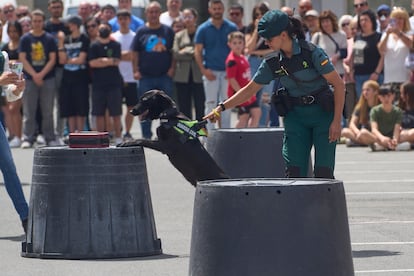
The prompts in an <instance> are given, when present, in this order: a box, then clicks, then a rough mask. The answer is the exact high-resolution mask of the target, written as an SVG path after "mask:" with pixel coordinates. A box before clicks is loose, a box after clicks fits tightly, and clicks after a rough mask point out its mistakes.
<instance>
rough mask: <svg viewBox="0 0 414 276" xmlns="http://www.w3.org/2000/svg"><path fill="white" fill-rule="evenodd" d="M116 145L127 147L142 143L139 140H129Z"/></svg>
mask: <svg viewBox="0 0 414 276" xmlns="http://www.w3.org/2000/svg"><path fill="white" fill-rule="evenodd" d="M116 146H117V147H118V148H126V147H137V146H140V144H139V143H138V142H137V141H129V142H123V143H120V144H118V145H116Z"/></svg>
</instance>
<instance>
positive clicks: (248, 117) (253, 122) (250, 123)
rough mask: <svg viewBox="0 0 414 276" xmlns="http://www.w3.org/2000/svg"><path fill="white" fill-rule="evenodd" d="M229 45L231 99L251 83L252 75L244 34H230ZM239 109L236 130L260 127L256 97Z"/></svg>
mask: <svg viewBox="0 0 414 276" xmlns="http://www.w3.org/2000/svg"><path fill="white" fill-rule="evenodd" d="M227 43H228V45H229V48H230V50H231V51H230V53H229V55H228V56H227V59H226V75H227V80H228V88H227V96H228V97H229V98H230V97H231V96H233V95H234V94H235V93H236V92H237V91H239V90H240V88H242V87H244V86H245V85H246V84H248V83H249V81H250V79H251V74H250V65H249V62H248V61H247V59H246V58H245V57H244V55H243V50H244V48H245V43H244V34H243V33H241V32H232V33H230V34H229V35H228V41H227ZM237 108H238V121H237V123H236V128H244V127H258V126H259V119H260V115H261V110H260V108H259V104H258V103H257V100H256V95H253V96H251V97H250V98H249V99H248V100H247V101H245V102H244V103H242V104H240V105H239V106H238V107H237Z"/></svg>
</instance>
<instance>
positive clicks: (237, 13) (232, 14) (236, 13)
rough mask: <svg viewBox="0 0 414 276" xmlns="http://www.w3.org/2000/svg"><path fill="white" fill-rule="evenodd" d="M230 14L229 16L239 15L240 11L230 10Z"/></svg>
mask: <svg viewBox="0 0 414 276" xmlns="http://www.w3.org/2000/svg"><path fill="white" fill-rule="evenodd" d="M230 15H231V16H240V15H241V13H240V12H231V13H230Z"/></svg>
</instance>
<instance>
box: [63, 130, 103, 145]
mask: <svg viewBox="0 0 414 276" xmlns="http://www.w3.org/2000/svg"><path fill="white" fill-rule="evenodd" d="M69 147H70V148H107V147H109V134H108V132H98V131H82V132H74V133H70V134H69Z"/></svg>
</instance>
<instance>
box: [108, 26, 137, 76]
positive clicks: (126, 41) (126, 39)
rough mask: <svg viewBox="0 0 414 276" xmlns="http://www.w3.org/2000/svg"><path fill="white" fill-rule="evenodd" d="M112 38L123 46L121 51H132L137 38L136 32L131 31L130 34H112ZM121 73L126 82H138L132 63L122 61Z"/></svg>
mask: <svg viewBox="0 0 414 276" xmlns="http://www.w3.org/2000/svg"><path fill="white" fill-rule="evenodd" d="M112 37H113V38H114V39H115V40H116V41H118V42H119V43H120V44H121V51H130V50H131V44H132V40H133V39H134V37H135V32H133V31H131V30H129V33H127V34H123V33H121V31H116V32H115V33H113V34H112ZM119 71H120V72H121V75H122V78H123V79H124V82H126V83H131V82H136V80H135V79H134V71H133V68H132V61H123V60H121V62H119Z"/></svg>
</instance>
